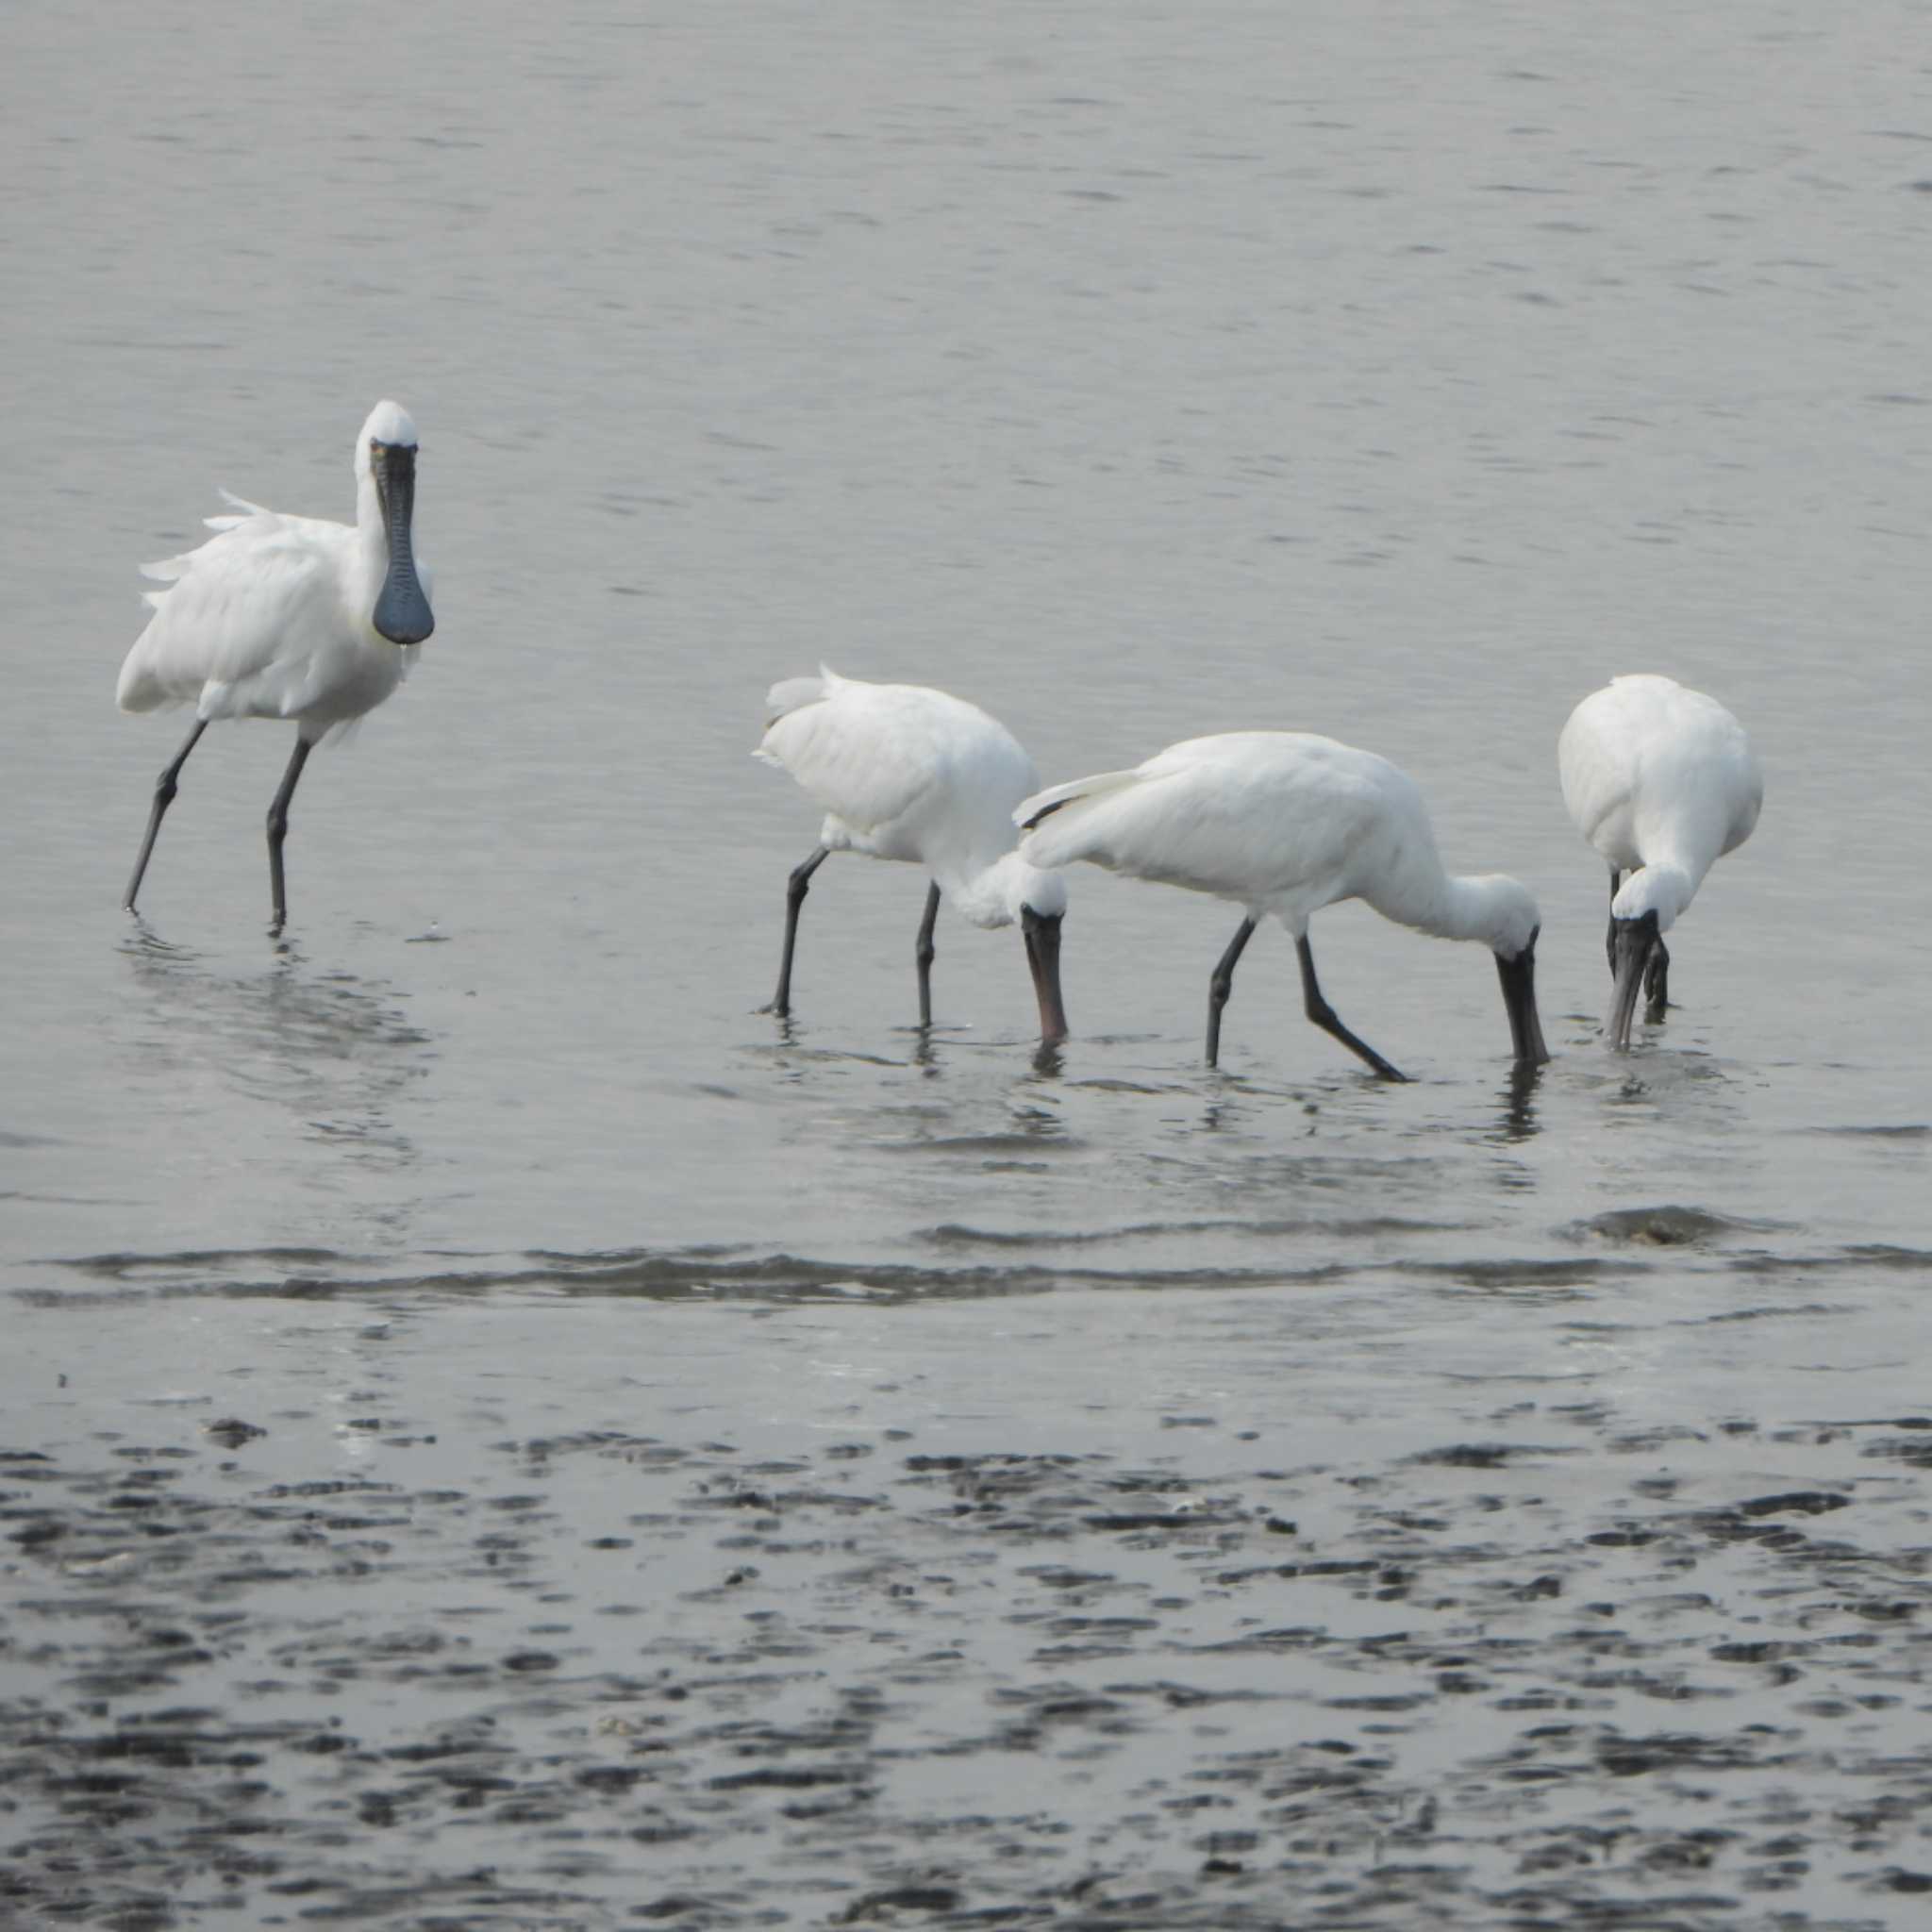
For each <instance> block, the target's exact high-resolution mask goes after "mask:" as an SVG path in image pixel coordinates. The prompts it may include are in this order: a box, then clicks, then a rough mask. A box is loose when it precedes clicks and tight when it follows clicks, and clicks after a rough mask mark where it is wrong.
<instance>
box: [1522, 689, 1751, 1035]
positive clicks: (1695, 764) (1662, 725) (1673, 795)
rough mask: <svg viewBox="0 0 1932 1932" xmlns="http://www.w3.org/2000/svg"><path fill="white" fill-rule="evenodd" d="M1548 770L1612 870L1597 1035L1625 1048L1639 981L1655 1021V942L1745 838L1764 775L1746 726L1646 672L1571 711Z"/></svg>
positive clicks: (1660, 943) (1658, 967)
mask: <svg viewBox="0 0 1932 1932" xmlns="http://www.w3.org/2000/svg"><path fill="white" fill-rule="evenodd" d="M1557 770H1558V772H1559V773H1560V774H1561V776H1562V780H1563V803H1564V804H1565V805H1566V806H1567V807H1568V808H1569V809H1570V816H1571V817H1572V818H1573V819H1574V821H1575V822H1576V829H1577V830H1578V831H1579V832H1581V833H1582V834H1583V836H1584V837H1585V839H1587V840H1588V841H1590V843H1591V845H1593V846H1594V847H1595V848H1596V850H1597V852H1598V853H1599V854H1600V855H1601V856H1602V858H1605V859H1606V860H1607V862H1608V864H1609V868H1610V928H1609V934H1608V937H1607V941H1606V945H1607V949H1608V952H1609V956H1610V973H1611V975H1612V978H1613V980H1614V987H1613V990H1612V991H1611V994H1610V1014H1609V1019H1608V1021H1607V1023H1606V1029H1605V1030H1606V1031H1607V1033H1608V1034H1609V1036H1610V1043H1611V1044H1612V1045H1613V1046H1618V1047H1627V1046H1628V1045H1629V1044H1630V1024H1631V1018H1632V1015H1633V1013H1634V1012H1635V1009H1636V1007H1637V992H1638V988H1639V986H1640V985H1641V986H1642V987H1643V989H1644V991H1645V992H1646V993H1647V995H1648V999H1647V1002H1646V1005H1645V1009H1644V1018H1645V1019H1646V1020H1647V1021H1649V1023H1650V1024H1652V1025H1653V1026H1654V1025H1656V1024H1657V1023H1658V1022H1659V1021H1661V1020H1662V1019H1663V1017H1664V1008H1666V1006H1667V1005H1668V1004H1669V998H1668V994H1669V972H1670V964H1671V956H1670V951H1669V949H1668V948H1667V947H1666V946H1665V944H1664V938H1663V936H1664V934H1665V933H1667V932H1669V931H1670V929H1671V927H1672V925H1673V924H1674V923H1675V921H1676V920H1677V918H1678V916H1679V915H1680V914H1681V913H1682V912H1683V910H1684V908H1686V907H1687V906H1689V905H1690V903H1691V898H1692V896H1693V894H1694V893H1695V892H1696V891H1697V888H1698V886H1699V885H1700V884H1701V883H1702V882H1703V879H1704V874H1706V873H1707V872H1708V871H1709V870H1710V868H1711V866H1712V865H1713V864H1714V863H1715V862H1716V861H1717V860H1718V859H1719V858H1723V857H1724V854H1725V853H1726V852H1730V851H1733V850H1735V849H1736V848H1737V847H1738V846H1740V845H1741V844H1742V843H1743V842H1744V841H1745V840H1746V839H1748V838H1749V837H1750V836H1751V828H1752V826H1754V825H1755V824H1757V810H1758V808H1759V806H1761V805H1762V804H1763V802H1764V774H1763V773H1762V772H1761V771H1760V770H1759V769H1758V764H1757V754H1756V753H1755V752H1753V751H1752V749H1751V741H1750V740H1749V739H1747V738H1746V737H1745V736H1744V727H1743V726H1742V725H1741V724H1739V723H1738V721H1737V720H1736V719H1735V718H1734V717H1732V716H1731V714H1730V713H1729V712H1728V711H1727V710H1725V709H1724V707H1723V706H1722V705H1721V704H1719V703H1718V701H1717V700H1716V699H1715V698H1712V697H1707V696H1706V695H1705V694H1704V692H1702V691H1691V690H1688V689H1687V688H1686V687H1685V686H1683V685H1681V684H1678V683H1677V682H1676V681H1675V680H1674V679H1673V678H1669V677H1658V676H1655V675H1649V674H1643V675H1637V676H1629V677H1613V678H1612V679H1611V680H1610V681H1609V683H1608V684H1607V685H1606V686H1605V687H1604V688H1603V690H1602V691H1592V692H1591V694H1590V696H1589V697H1587V698H1585V699H1584V701H1583V702H1582V703H1581V704H1580V705H1578V706H1577V707H1576V708H1575V709H1574V711H1572V712H1571V713H1570V721H1569V723H1568V724H1565V725H1564V726H1563V733H1562V736H1561V737H1560V738H1559V739H1558V740H1557ZM1626 872H1627V873H1629V874H1630V876H1629V877H1628V878H1624V873H1626Z"/></svg>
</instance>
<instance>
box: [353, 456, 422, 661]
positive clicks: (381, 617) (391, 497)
mask: <svg viewBox="0 0 1932 1932" xmlns="http://www.w3.org/2000/svg"><path fill="white" fill-rule="evenodd" d="M369 460H370V467H371V468H372V469H373V470H374V471H375V493H376V496H377V498H378V499H379V501H380V502H381V504H382V520H383V525H384V527H385V529H386V530H387V531H388V533H389V571H388V573H387V575H385V576H384V577H383V580H382V590H381V591H380V592H379V593H378V594H377V596H376V599H375V618H374V620H373V621H374V623H375V627H376V629H377V630H378V631H380V632H381V633H382V635H383V636H384V637H386V638H387V639H388V640H389V641H390V642H391V643H392V644H420V643H421V642H422V641H423V640H424V639H425V638H426V637H427V636H428V635H429V634H430V632H431V631H433V630H434V629H435V628H436V617H435V613H434V612H432V611H431V609H430V608H429V599H428V598H427V597H425V595H424V594H423V585H422V582H421V580H420V579H419V578H418V577H417V575H416V554H415V552H414V550H413V549H412V548H411V547H410V538H409V520H410V518H411V516H412V515H413V514H414V512H415V508H416V450H415V445H414V444H413V443H406V442H375V441H372V442H371V443H370V445H369Z"/></svg>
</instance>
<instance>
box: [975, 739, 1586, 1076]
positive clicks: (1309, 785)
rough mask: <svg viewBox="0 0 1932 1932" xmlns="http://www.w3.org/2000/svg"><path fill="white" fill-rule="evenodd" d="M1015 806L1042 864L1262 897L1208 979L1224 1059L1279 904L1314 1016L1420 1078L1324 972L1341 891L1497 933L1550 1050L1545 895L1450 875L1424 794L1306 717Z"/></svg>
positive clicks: (1521, 1016) (1520, 1005) (1525, 1007)
mask: <svg viewBox="0 0 1932 1932" xmlns="http://www.w3.org/2000/svg"><path fill="white" fill-rule="evenodd" d="M1013 816H1014V819H1015V821H1016V822H1017V823H1019V824H1022V825H1024V826H1025V827H1026V836H1025V837H1024V839H1022V840H1021V841H1020V851H1021V853H1022V855H1023V856H1024V858H1027V859H1029V860H1030V861H1031V862H1032V863H1033V864H1035V865H1041V866H1058V865H1071V864H1072V863H1073V862H1074V859H1076V858H1085V859H1089V860H1091V862H1092V863H1093V864H1095V865H1101V866H1105V867H1106V868H1107V869H1108V871H1109V872H1122V873H1125V874H1127V875H1128V876H1129V877H1131V878H1141V879H1153V880H1154V881H1155V882H1156V883H1157V884H1159V885H1166V886H1185V887H1186V888H1187V889H1188V890H1189V891H1194V892H1209V893H1212V894H1213V896H1214V897H1215V898H1217V899H1231V900H1233V901H1234V902H1235V903H1236V904H1237V905H1240V906H1245V907H1246V908H1247V917H1246V918H1245V919H1243V920H1242V921H1241V928H1240V930H1239V931H1237V932H1236V934H1235V936H1234V939H1233V941H1232V942H1231V943H1230V944H1229V946H1228V948H1227V951H1226V952H1224V954H1223V955H1222V956H1221V961H1220V963H1219V964H1218V965H1217V966H1216V967H1215V969H1214V973H1213V976H1212V977H1211V978H1210V979H1209V980H1208V1065H1209V1066H1210V1067H1211V1066H1213V1065H1214V1064H1215V1063H1216V1061H1217V1060H1218V1058H1219V1057H1220V1052H1221V1009H1222V1008H1224V1006H1226V1004H1227V996H1228V994H1229V992H1230V991H1232V990H1233V986H1234V969H1235V962H1236V961H1237V960H1238V959H1239V958H1241V950H1242V948H1243V947H1244V946H1246V944H1247V943H1248V941H1249V940H1250V939H1252V938H1253V937H1254V932H1255V926H1256V924H1257V922H1258V921H1259V920H1261V919H1262V918H1263V917H1264V916H1265V915H1266V914H1268V913H1270V912H1272V913H1274V915H1275V917H1276V918H1278V919H1279V920H1280V921H1281V923H1282V924H1283V925H1285V926H1287V928H1288V929H1289V931H1290V932H1291V933H1292V934H1293V935H1294V943H1295V951H1296V953H1297V954H1298V955H1299V956H1300V958H1301V968H1302V997H1303V1007H1304V1010H1305V1011H1306V1012H1307V1016H1308V1018H1309V1019H1310V1020H1312V1021H1313V1022H1314V1023H1315V1024H1316V1025H1317V1026H1319V1027H1321V1028H1322V1029H1323V1031H1324V1032H1326V1033H1332V1034H1333V1035H1334V1036H1335V1038H1336V1039H1337V1040H1339V1041H1341V1043H1342V1045H1344V1046H1345V1047H1347V1048H1348V1049H1349V1050H1350V1052H1352V1053H1355V1054H1358V1055H1359V1056H1360V1057H1361V1058H1363V1059H1364V1060H1366V1061H1367V1062H1368V1063H1369V1065H1370V1066H1372V1067H1373V1068H1374V1070H1375V1072H1376V1073H1378V1074H1381V1075H1382V1077H1383V1078H1384V1079H1385V1080H1400V1079H1403V1078H1404V1077H1406V1076H1405V1075H1404V1074H1400V1073H1398V1072H1397V1071H1396V1069H1395V1068H1394V1067H1392V1066H1391V1065H1390V1064H1389V1062H1388V1061H1387V1060H1385V1059H1384V1058H1382V1056H1381V1055H1380V1054H1378V1053H1377V1052H1376V1051H1375V1050H1374V1047H1372V1046H1370V1045H1369V1044H1368V1043H1367V1042H1366V1041H1361V1040H1358V1039H1357V1037H1356V1036H1355V1035H1354V1034H1353V1033H1351V1032H1350V1031H1349V1030H1348V1028H1347V1027H1346V1026H1344V1025H1343V1024H1341V1020H1340V1018H1338V1017H1337V1015H1336V1012H1335V1009H1334V1008H1333V1007H1331V1006H1330V1005H1329V1004H1328V1002H1327V1001H1326V1000H1325V999H1324V998H1323V996H1322V989H1321V987H1320V985H1319V984H1318V983H1317V981H1316V978H1315V957H1314V955H1313V954H1312V953H1311V952H1310V951H1309V950H1308V917H1309V915H1310V914H1311V913H1314V912H1319V911H1320V910H1321V908H1323V907H1324V906H1332V905H1334V904H1335V903H1336V902H1337V901H1338V900H1341V899H1366V900H1367V901H1368V903H1369V904H1370V905H1371V906H1373V907H1374V908H1375V910H1376V911H1377V912H1379V913H1381V914H1382V916H1383V917H1384V918H1385V919H1392V920H1394V921H1395V922H1396V923H1397V924H1401V925H1412V926H1414V927H1416V929H1417V930H1418V931H1421V932H1427V933H1434V934H1436V935H1438V936H1439V937H1440V938H1442V939H1452V940H1481V941H1483V943H1484V944H1485V945H1487V946H1489V947H1491V949H1492V950H1493V951H1494V953H1495V955H1496V970H1497V972H1498V973H1499V974H1501V975H1502V981H1503V1005H1504V1007H1505V1008H1506V1009H1507V1012H1508V1015H1509V1034H1510V1038H1511V1040H1512V1041H1514V1043H1515V1048H1516V1058H1517V1059H1518V1060H1521V1061H1526V1062H1528V1063H1530V1064H1532V1065H1535V1064H1538V1063H1540V1062H1541V1061H1543V1060H1546V1059H1548V1058H1549V1054H1548V1052H1547V1051H1546V1050H1545V1048H1544V1046H1543V1035H1542V1026H1541V1023H1540V1022H1539V1020H1538V1018H1537V1010H1536V936H1537V929H1538V917H1537V908H1536V901H1535V900H1534V899H1533V898H1531V897H1530V895H1529V892H1528V891H1527V889H1526V888H1524V887H1523V886H1521V885H1519V884H1518V883H1517V882H1516V881H1515V880H1514V879H1512V878H1506V877H1505V876H1503V874H1500V873H1491V874H1485V875H1483V876H1481V877H1475V878H1454V877H1451V876H1450V875H1449V874H1447V873H1445V872H1444V871H1443V870H1442V861H1441V859H1440V858H1438V857H1437V856H1436V841H1435V837H1434V835H1433V834H1432V833H1431V831H1430V829H1429V816H1428V812H1427V809H1426V808H1424V804H1423V799H1422V793H1421V792H1420V791H1417V790H1416V788H1415V785H1414V783H1413V781H1412V780H1411V779H1410V778H1409V777H1408V776H1407V774H1405V773H1403V772H1400V771H1398V770H1397V769H1396V768H1395V767H1394V766H1393V765H1391V764H1390V763H1389V762H1388V760H1387V759H1386V758H1376V757H1375V756H1374V753H1373V752H1366V751H1357V750H1356V749H1355V748H1354V747H1353V746H1352V745H1346V744H1338V743H1337V742H1336V741H1334V740H1333V739H1332V738H1317V737H1315V736H1313V735H1311V734H1309V733H1307V732H1301V731H1230V732H1225V733H1223V734H1222V735H1220V736H1219V737H1214V738H1191V739H1188V740H1187V741H1185V742H1183V743H1180V744H1171V745H1169V746H1168V748H1167V749H1166V750H1165V751H1163V752H1159V753H1158V754H1157V755H1156V756H1155V757H1153V758H1149V759H1148V760H1147V762H1146V763H1145V764H1144V765H1140V766H1137V767H1136V768H1135V769H1134V770H1133V771H1131V772H1102V773H1100V774H1098V775H1097V776H1094V777H1091V778H1076V779H1075V780H1074V782H1073V783H1072V784H1071V785H1056V786H1054V787H1053V788H1052V789H1051V790H1050V791H1042V792H1041V793H1039V794H1038V795H1037V796H1036V797H1033V798H1028V799H1026V800H1025V801H1024V803H1022V805H1021V806H1020V808H1019V809H1018V810H1017V811H1015V813H1014V814H1013Z"/></svg>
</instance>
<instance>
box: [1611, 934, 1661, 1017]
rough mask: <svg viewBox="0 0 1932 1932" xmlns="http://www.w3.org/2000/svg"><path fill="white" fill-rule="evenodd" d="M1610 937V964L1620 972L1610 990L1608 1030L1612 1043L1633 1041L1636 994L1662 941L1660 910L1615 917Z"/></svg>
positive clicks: (1640, 988) (1617, 973) (1615, 970)
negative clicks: (1632, 916) (1626, 917)
mask: <svg viewBox="0 0 1932 1932" xmlns="http://www.w3.org/2000/svg"><path fill="white" fill-rule="evenodd" d="M1611 925H1612V927H1613V928H1614V930H1613V932H1612V935H1611V939H1610V967H1611V970H1612V971H1613V972H1614V973H1615V974H1616V975H1617V981H1616V987H1615V989H1614V991H1612V992H1611V994H1610V1017H1609V1020H1608V1022H1607V1029H1606V1030H1607V1032H1608V1034H1609V1036H1610V1044H1611V1045H1612V1046H1614V1047H1619V1048H1623V1047H1627V1046H1628V1045H1629V1044H1630V1023H1631V1020H1632V1018H1633V1017H1634V1015H1635V1014H1636V1011H1637V995H1638V993H1639V992H1640V991H1641V990H1642V986H1643V969H1644V968H1645V967H1646V966H1648V965H1649V964H1650V958H1651V955H1652V954H1653V953H1655V952H1656V951H1657V946H1658V945H1659V943H1660V942H1661V940H1662V935H1661V934H1660V933H1659V932H1658V931H1657V914H1656V913H1655V912H1646V913H1645V914H1644V915H1643V917H1642V918H1641V919H1616V920H1612V921H1611Z"/></svg>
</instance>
